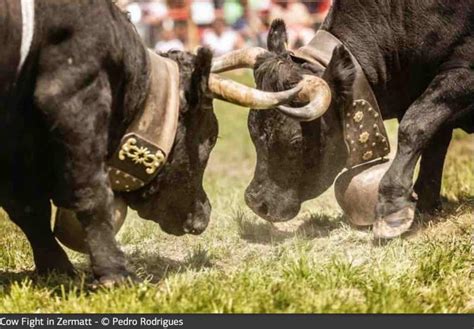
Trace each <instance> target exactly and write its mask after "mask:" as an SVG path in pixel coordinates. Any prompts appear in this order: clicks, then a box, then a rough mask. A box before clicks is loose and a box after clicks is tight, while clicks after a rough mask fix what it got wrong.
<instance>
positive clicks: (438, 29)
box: [245, 0, 474, 238]
mask: <svg viewBox="0 0 474 329" xmlns="http://www.w3.org/2000/svg"><path fill="white" fill-rule="evenodd" d="M321 30H322V31H324V32H322V33H321V34H325V35H326V36H325V37H323V38H321V37H317V38H316V39H315V40H314V41H313V42H311V43H310V44H309V45H308V46H306V47H304V49H302V51H296V52H295V53H292V52H290V51H288V50H287V49H286V48H285V41H286V38H287V36H286V29H285V26H284V23H283V22H281V21H274V22H273V24H272V26H271V29H270V32H269V36H268V49H269V50H270V51H271V53H266V54H263V55H260V56H259V57H257V60H256V64H255V78H256V82H257V87H259V88H261V89H263V90H285V89H288V88H291V87H293V86H294V85H295V84H296V83H298V82H299V81H300V80H301V78H302V76H303V75H305V74H312V75H316V76H319V77H322V78H323V79H324V80H325V81H326V82H327V83H328V85H329V87H330V88H331V91H332V102H331V105H330V106H329V108H328V109H327V111H326V112H325V113H324V115H322V116H321V117H320V118H318V119H317V120H311V119H315V118H316V117H317V116H313V117H312V118H311V115H310V114H311V113H310V112H311V109H309V108H304V111H303V109H300V110H299V111H288V109H285V108H280V110H281V111H251V113H250V115H249V120H248V126H249V130H250V134H251V137H252V140H253V143H254V145H255V147H256V151H257V165H256V171H255V176H254V178H253V180H252V182H251V184H250V185H249V187H248V188H247V191H246V195H245V196H246V202H247V204H248V205H249V206H250V207H251V208H252V209H253V210H254V211H255V212H256V213H257V214H258V215H260V216H261V217H263V218H265V219H267V220H270V221H284V220H289V219H291V218H293V217H294V216H296V215H297V214H298V212H299V209H300V205H301V203H302V202H304V201H305V200H309V199H312V198H315V197H317V196H318V195H320V194H321V193H322V192H324V191H325V190H326V189H327V188H328V187H330V186H331V184H332V183H333V182H334V179H335V178H336V176H337V175H338V174H339V173H340V172H341V171H342V170H343V169H344V167H345V166H346V164H347V163H348V160H349V159H350V157H351V154H350V148H351V146H350V143H353V142H354V141H348V140H346V139H345V137H346V136H345V135H344V131H345V129H346V127H345V124H344V122H347V121H344V119H343V117H342V116H343V115H345V113H347V115H350V114H349V113H350V112H348V111H347V110H348V107H351V106H353V105H354V106H356V105H360V104H359V103H353V101H355V99H354V98H355V97H353V96H354V95H353V94H354V92H355V91H354V90H355V88H356V87H355V85H354V80H355V79H356V77H357V73H358V72H357V65H358V64H360V67H361V68H362V70H360V72H362V73H361V74H362V75H365V78H366V79H367V80H368V87H366V89H368V91H367V90H366V94H367V92H373V95H375V98H376V100H374V101H373V103H375V102H377V101H378V104H379V106H380V113H381V115H382V117H383V119H384V120H386V119H391V118H397V119H398V120H399V122H400V126H399V131H398V149H397V153H396V156H395V159H394V160H393V163H392V165H391V167H390V169H389V170H388V172H387V173H386V174H385V175H384V177H383V179H382V181H381V183H380V187H379V198H378V204H377V206H376V216H377V218H378V221H377V225H375V226H374V233H375V236H376V237H380V238H390V237H394V236H398V235H400V234H401V233H403V232H404V231H406V230H407V229H408V227H409V226H410V225H409V224H411V221H410V218H409V217H410V216H409V212H405V210H407V209H413V207H414V204H415V202H416V200H415V199H414V195H413V193H412V191H413V186H412V179H413V175H414V169H415V165H416V163H417V161H418V159H419V158H420V156H421V168H420V174H419V176H418V179H417V181H416V184H415V185H414V191H415V192H416V193H417V195H418V202H417V207H418V209H419V210H420V211H433V210H435V209H438V208H439V207H440V205H441V203H440V196H439V193H440V185H441V176H442V169H443V162H444V159H445V155H446V151H447V148H448V145H449V142H450V140H451V135H452V130H453V129H454V128H456V127H461V128H463V129H465V130H466V131H468V132H473V130H474V123H473V117H474V114H473V111H474V71H473V70H474V1H472V0H461V1H444V0H429V1H415V0H413V1H395V0H394V1H369V0H367V1H364V0H354V1H344V0H336V1H334V3H333V6H332V9H331V11H330V13H329V15H328V17H327V18H326V20H325V22H324V23H323V25H322V27H321ZM326 32H329V33H330V34H332V36H330V37H328V36H327V35H328V33H326ZM328 39H331V41H330V43H335V42H336V44H337V43H339V45H337V46H335V47H333V48H332V49H334V50H333V52H332V56H331V54H329V55H330V56H328V58H327V61H326V62H325V61H324V58H323V59H322V60H321V57H319V58H318V60H317V61H312V60H311V58H309V59H308V56H306V55H308V54H311V53H312V52H316V53H317V52H318V51H319V50H321V49H324V48H327V46H328V44H327V43H326V40H328ZM334 40H336V41H334ZM323 55H324V54H323ZM326 55H327V54H326ZM352 56H353V57H352ZM309 57H311V56H309ZM322 57H324V56H322ZM370 89H371V90H370ZM361 104H362V103H361ZM296 105H298V104H296ZM369 105H370V104H369ZM372 105H374V104H372ZM349 109H350V108H349ZM368 109H369V110H370V111H372V110H373V108H372V107H369V108H368ZM308 111H309V112H308ZM281 112H283V113H281ZM373 113H375V112H373ZM285 114H289V115H285ZM366 115H367V114H366ZM351 119H352V116H351ZM358 119H361V117H359V118H357V120H358ZM363 123H364V122H361V126H360V127H361V128H362V127H363ZM376 128H380V127H376ZM364 129H365V128H364ZM382 129H383V128H382ZM382 135H383V134H382ZM361 137H363V139H361V141H363V142H365V139H366V137H367V136H363V135H361ZM357 143H358V142H357V141H356V144H357ZM374 145H375V143H374ZM384 149H385V151H387V150H388V147H387V146H385V147H384ZM372 155H373V154H372V153H367V154H364V156H367V160H369V159H370V157H371V156H372ZM349 167H350V166H349Z"/></svg>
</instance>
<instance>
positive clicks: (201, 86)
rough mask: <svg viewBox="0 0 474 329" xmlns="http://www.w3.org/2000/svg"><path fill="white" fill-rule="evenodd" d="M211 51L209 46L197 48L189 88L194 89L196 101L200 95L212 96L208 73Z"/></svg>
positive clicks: (199, 98) (210, 63)
mask: <svg viewBox="0 0 474 329" xmlns="http://www.w3.org/2000/svg"><path fill="white" fill-rule="evenodd" d="M211 65H212V51H211V50H210V49H209V48H206V47H202V48H199V49H198V51H197V54H196V58H195V60H194V70H193V73H192V76H191V83H192V85H191V90H194V91H195V93H196V94H195V95H194V96H195V97H196V98H195V99H194V101H195V102H196V103H198V102H199V100H201V98H202V97H210V96H212V93H211V91H210V90H209V75H210V73H211Z"/></svg>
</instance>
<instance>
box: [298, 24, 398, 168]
mask: <svg viewBox="0 0 474 329" xmlns="http://www.w3.org/2000/svg"><path fill="white" fill-rule="evenodd" d="M339 45H342V42H341V41H340V40H339V39H338V38H336V37H335V36H334V35H332V34H331V33H329V32H327V31H324V30H319V31H317V32H316V36H315V37H314V38H313V40H311V42H310V43H309V44H308V45H306V46H304V47H301V48H299V49H298V50H296V51H295V52H294V54H293V57H294V58H295V59H297V60H298V61H301V60H303V61H308V62H311V63H313V64H316V65H320V66H321V67H322V68H325V67H327V66H328V64H329V61H330V60H331V57H332V53H333V51H334V49H335V48H336V47H337V46H339ZM346 49H347V47H346ZM349 53H350V52H349ZM351 57H352V61H353V63H354V65H355V69H356V76H355V80H354V84H353V86H352V88H353V90H352V100H351V101H350V102H348V103H347V104H346V105H345V106H344V109H343V112H344V113H342V118H343V119H342V124H343V131H344V140H345V143H346V146H347V151H348V155H349V157H348V160H347V164H346V167H347V168H352V167H355V166H357V165H360V164H363V163H366V162H369V161H372V160H375V159H378V158H383V157H385V156H386V155H387V154H389V153H390V144H389V141H388V137H387V132H386V130H385V126H384V123H383V119H382V116H381V114H380V108H379V106H378V103H377V99H376V98H375V95H374V93H373V91H372V88H371V86H370V84H369V81H368V80H367V77H366V76H365V73H364V71H363V69H362V67H361V66H360V64H359V62H358V61H357V59H356V58H355V57H354V56H353V55H352V54H351Z"/></svg>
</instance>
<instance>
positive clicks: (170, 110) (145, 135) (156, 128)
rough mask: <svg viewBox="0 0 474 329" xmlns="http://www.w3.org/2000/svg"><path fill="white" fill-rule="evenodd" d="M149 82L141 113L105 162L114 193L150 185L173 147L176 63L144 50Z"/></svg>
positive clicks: (176, 106)
mask: <svg viewBox="0 0 474 329" xmlns="http://www.w3.org/2000/svg"><path fill="white" fill-rule="evenodd" d="M148 57H149V64H150V82H149V87H148V95H147V98H146V100H145V105H144V106H143V109H142V111H141V112H140V113H139V115H137V117H136V118H135V120H134V121H133V122H132V124H131V125H130V126H129V127H128V129H127V132H126V133H125V135H124V136H123V138H122V140H121V142H120V145H119V147H118V149H117V151H116V152H115V153H114V155H113V156H112V158H111V159H109V161H108V166H109V179H110V182H111V185H112V189H113V190H114V191H119V192H130V191H134V190H138V189H140V188H142V187H143V186H145V185H146V184H148V183H149V182H151V180H152V179H153V178H154V177H155V176H156V175H157V174H158V172H159V170H160V168H162V167H163V165H164V164H165V163H166V160H167V158H168V156H169V154H170V151H171V148H172V147H173V143H174V139H175V136H176V129H177V126H178V117H179V69H178V65H177V64H176V62H174V61H172V60H170V59H168V58H164V57H162V56H159V55H157V54H155V53H154V52H153V51H151V50H148Z"/></svg>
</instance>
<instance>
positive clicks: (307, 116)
mask: <svg viewBox="0 0 474 329" xmlns="http://www.w3.org/2000/svg"><path fill="white" fill-rule="evenodd" d="M298 85H302V86H303V87H302V89H301V91H300V92H299V93H298V95H297V96H296V98H295V100H297V101H298V102H301V103H304V102H308V104H306V105H305V106H303V107H289V106H283V105H280V106H278V109H279V110H280V111H281V112H283V113H284V114H286V115H288V116H289V117H292V118H294V119H296V120H298V121H312V120H315V119H317V118H320V117H321V116H323V114H324V113H326V111H327V110H328V108H329V105H331V89H329V86H328V84H327V83H326V82H325V81H324V80H323V79H321V78H318V77H316V76H313V75H304V76H303V80H301V81H300V82H299V83H298Z"/></svg>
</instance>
